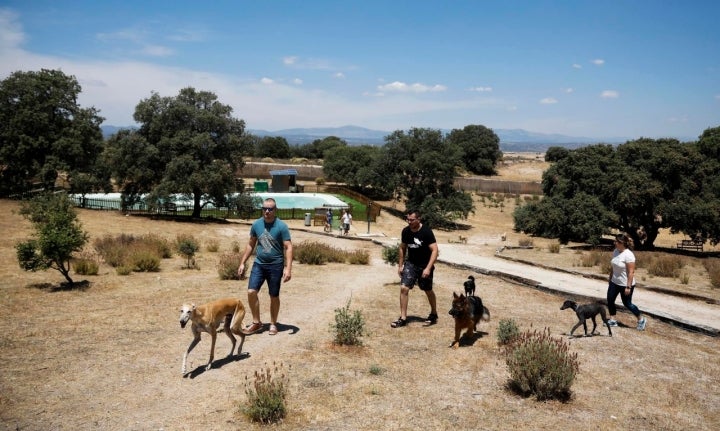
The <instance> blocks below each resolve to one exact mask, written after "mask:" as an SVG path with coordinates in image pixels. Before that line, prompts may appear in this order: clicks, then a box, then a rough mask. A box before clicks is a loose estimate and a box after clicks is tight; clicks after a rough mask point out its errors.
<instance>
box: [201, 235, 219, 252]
mask: <svg viewBox="0 0 720 431" xmlns="http://www.w3.org/2000/svg"><path fill="white" fill-rule="evenodd" d="M205 249H206V250H207V251H208V252H210V253H217V251H218V250H220V241H218V240H216V239H214V238H212V239H209V240H207V244H206V245H205Z"/></svg>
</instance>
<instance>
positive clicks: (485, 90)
mask: <svg viewBox="0 0 720 431" xmlns="http://www.w3.org/2000/svg"><path fill="white" fill-rule="evenodd" d="M470 91H477V92H478V93H489V92H491V91H493V89H492V87H470Z"/></svg>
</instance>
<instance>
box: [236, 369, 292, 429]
mask: <svg viewBox="0 0 720 431" xmlns="http://www.w3.org/2000/svg"><path fill="white" fill-rule="evenodd" d="M283 368H284V366H283V364H282V362H281V363H279V364H276V363H274V362H273V368H272V369H271V368H270V367H268V366H267V365H266V366H265V368H264V369H261V370H260V371H255V374H254V376H253V379H252V380H250V379H249V378H248V376H245V394H246V395H247V401H246V403H245V404H244V405H242V406H240V411H241V412H242V414H244V415H245V416H246V417H247V418H248V419H250V420H251V421H253V422H260V423H264V424H273V423H278V422H280V421H282V420H283V419H284V418H285V415H286V414H287V408H286V406H285V399H286V398H287V386H288V378H287V376H286V375H285V373H284V372H283Z"/></svg>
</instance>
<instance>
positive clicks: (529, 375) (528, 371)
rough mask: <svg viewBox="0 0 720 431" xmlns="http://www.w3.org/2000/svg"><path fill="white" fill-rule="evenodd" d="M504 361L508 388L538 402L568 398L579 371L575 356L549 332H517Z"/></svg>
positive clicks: (562, 342) (560, 340) (547, 330)
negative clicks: (508, 383) (531, 396)
mask: <svg viewBox="0 0 720 431" xmlns="http://www.w3.org/2000/svg"><path fill="white" fill-rule="evenodd" d="M505 359H506V360H505V362H506V364H507V367H508V371H509V372H510V385H509V386H510V388H511V389H513V390H515V391H516V392H518V393H520V394H522V395H524V396H529V395H534V396H535V397H536V398H537V399H538V400H545V399H553V398H556V399H561V400H562V399H565V400H566V399H569V396H570V387H571V386H572V384H573V382H574V381H575V376H576V374H577V373H578V371H579V365H578V360H577V353H569V351H568V345H567V344H566V343H565V341H563V340H562V339H559V338H553V337H551V336H550V329H548V328H546V329H545V330H544V331H543V332H538V331H537V330H535V331H532V332H530V331H526V332H523V333H521V334H520V335H519V336H518V337H517V338H516V340H515V341H514V342H513V343H512V344H511V345H510V346H509V348H508V349H507V351H506V358H505Z"/></svg>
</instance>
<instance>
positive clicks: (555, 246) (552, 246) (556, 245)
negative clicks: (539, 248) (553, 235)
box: [548, 243, 560, 253]
mask: <svg viewBox="0 0 720 431" xmlns="http://www.w3.org/2000/svg"><path fill="white" fill-rule="evenodd" d="M548 251H549V252H550V253H560V244H559V243H552V244H550V245H549V246H548Z"/></svg>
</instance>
